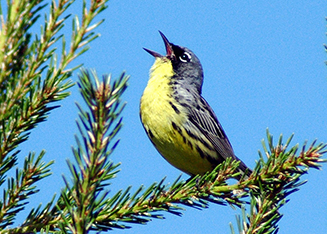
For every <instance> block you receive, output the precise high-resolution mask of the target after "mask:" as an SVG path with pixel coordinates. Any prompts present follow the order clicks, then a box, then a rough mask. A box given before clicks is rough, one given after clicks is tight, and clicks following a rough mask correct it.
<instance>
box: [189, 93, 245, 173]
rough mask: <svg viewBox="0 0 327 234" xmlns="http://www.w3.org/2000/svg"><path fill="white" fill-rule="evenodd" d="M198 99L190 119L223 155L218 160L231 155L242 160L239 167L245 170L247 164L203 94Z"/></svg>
mask: <svg viewBox="0 0 327 234" xmlns="http://www.w3.org/2000/svg"><path fill="white" fill-rule="evenodd" d="M197 101H198V105H196V107H193V108H190V109H189V120H190V121H191V123H192V124H193V125H194V126H195V127H196V128H197V129H198V130H199V131H200V132H201V133H202V134H203V136H204V137H206V138H207V139H208V140H209V141H210V142H211V144H212V145H213V146H214V148H215V150H216V151H217V153H218V155H219V156H221V157H222V158H220V159H216V161H217V162H218V163H220V162H222V161H223V160H224V159H226V158H229V157H231V158H233V159H234V160H238V161H240V166H239V168H240V169H241V170H242V171H245V170H246V169H247V166H246V165H245V164H244V163H243V162H242V161H241V160H240V159H239V158H237V157H236V156H235V154H234V151H233V148H232V146H231V144H230V142H229V140H228V138H227V136H226V133H225V132H224V130H223V128H222V126H221V125H220V123H219V121H218V119H217V117H216V115H215V113H214V112H213V110H212V109H211V107H210V106H209V104H208V103H207V102H206V100H205V99H204V98H203V97H201V96H200V97H199V98H197Z"/></svg>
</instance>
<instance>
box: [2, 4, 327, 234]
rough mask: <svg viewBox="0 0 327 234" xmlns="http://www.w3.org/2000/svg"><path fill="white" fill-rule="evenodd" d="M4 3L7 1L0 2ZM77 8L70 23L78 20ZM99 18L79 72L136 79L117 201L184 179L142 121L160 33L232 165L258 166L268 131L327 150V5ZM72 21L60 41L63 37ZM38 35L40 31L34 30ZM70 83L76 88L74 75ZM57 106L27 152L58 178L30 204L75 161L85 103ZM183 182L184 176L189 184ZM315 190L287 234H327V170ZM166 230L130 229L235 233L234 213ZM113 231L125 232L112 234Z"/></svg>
mask: <svg viewBox="0 0 327 234" xmlns="http://www.w3.org/2000/svg"><path fill="white" fill-rule="evenodd" d="M2 2H3V1H2ZM76 2H77V3H75V4H73V6H72V8H71V13H73V14H80V12H81V5H80V3H78V2H79V1H76ZM108 5H109V7H108V9H107V10H105V11H104V12H103V13H102V14H101V15H100V17H99V18H105V22H104V23H103V24H102V25H101V26H100V27H99V28H98V29H97V32H100V34H101V37H100V38H98V39H97V40H96V41H94V42H92V43H91V45H90V46H91V48H90V50H89V51H88V52H87V53H86V54H84V55H83V56H81V57H80V58H78V59H77V60H76V61H75V62H74V64H79V63H83V64H84V66H85V67H87V68H94V69H96V70H97V73H98V74H99V75H102V74H104V73H112V74H113V77H118V76H119V75H120V73H121V72H122V71H123V70H125V71H126V72H127V74H129V75H131V78H130V81H129V88H128V89H127V91H126V93H125V94H124V96H123V99H124V100H125V101H126V102H127V106H126V108H125V110H124V112H123V117H124V119H123V122H124V127H123V129H122V130H121V132H120V133H119V138H120V139H121V142H120V144H119V145H118V147H117V148H116V150H115V152H114V153H113V155H112V160H113V161H114V162H121V163H122V165H121V167H120V168H121V172H120V173H119V174H118V178H117V179H115V180H113V181H112V182H113V184H112V186H111V187H110V188H108V189H110V190H111V191H112V192H113V193H112V194H114V192H116V191H118V190H119V189H123V188H126V187H127V186H129V185H132V186H133V188H134V189H137V188H138V187H139V186H140V185H142V184H143V185H145V186H149V185H150V184H152V183H153V182H155V181H157V182H158V181H160V180H161V179H162V178H163V177H165V176H167V179H166V182H167V183H169V182H173V181H174V180H175V179H176V178H177V177H178V176H179V175H180V174H181V172H180V171H178V170H177V169H175V168H174V167H172V166H171V165H169V164H168V163H167V162H166V161H165V160H164V159H163V158H162V157H161V156H160V155H159V153H158V152H157V151H156V150H155V148H154V147H153V146H152V144H151V142H150V141H149V140H148V138H147V136H146V134H145V132H144V130H143V128H142V125H141V123H140V120H139V100H140V97H141V95H142V92H143V89H144V88H145V86H146V84H147V80H148V72H149V69H150V67H151V65H152V63H153V62H154V59H153V58H152V57H151V56H150V55H149V54H148V53H146V52H145V51H143V49H142V47H146V48H148V49H151V50H154V51H157V52H159V53H162V54H164V52H165V49H164V44H163V42H162V39H161V37H160V35H159V33H158V30H160V31H162V32H163V33H164V34H165V35H166V36H167V38H168V39H169V40H170V41H171V42H173V43H174V44H177V45H182V46H186V47H188V48H190V49H191V50H192V51H193V52H194V53H195V54H196V55H197V56H198V57H199V59H200V61H201V62H202V66H203V68H204V76H205V77H204V85H203V96H204V97H205V98H206V100H207V101H208V103H209V104H210V105H211V107H212V108H213V109H214V110H215V113H216V115H217V116H218V119H219V120H220V122H221V124H222V125H223V127H224V129H225V131H226V133H227V135H228V137H229V139H230V141H231V143H232V145H233V148H234V150H235V153H236V155H237V156H238V157H239V158H241V159H242V160H243V161H244V162H245V163H246V164H247V165H248V166H249V167H252V168H253V167H254V166H255V161H256V160H258V150H259V149H260V150H262V146H261V140H262V139H263V138H265V133H266V128H267V127H268V128H269V130H270V132H271V133H272V134H273V135H274V139H275V140H277V139H278V136H279V135H280V134H283V135H284V137H285V140H286V138H288V137H289V136H290V135H291V134H292V133H294V134H295V136H294V139H293V141H292V143H291V145H292V146H293V145H295V144H297V143H299V144H300V145H302V144H303V142H304V141H305V140H308V141H309V142H310V143H311V142H312V141H313V140H315V139H318V142H327V137H326V130H327V122H326V120H327V112H326V109H327V102H326V100H327V80H326V65H325V64H324V62H325V60H326V54H325V52H324V48H323V44H324V43H325V42H326V36H325V31H326V21H325V17H326V11H324V9H326V4H325V1H322V0H320V1H319V0H318V1H294V0H293V1H281V0H276V1H253V0H252V1H212V0H208V1H128V0H127V1H109V3H108ZM70 22H71V19H69V20H68V21H67V28H65V29H64V30H63V31H62V32H63V33H65V34H67V37H66V38H67V40H68V35H69V32H70ZM38 30H39V29H38V28H37V30H36V31H38ZM73 80H74V81H76V80H77V73H76V72H75V74H74V76H73ZM70 91H71V92H72V95H71V96H70V97H68V98H67V99H65V100H64V101H62V102H61V105H62V107H61V108H59V109H56V110H54V111H53V112H52V113H51V115H50V117H49V119H48V121H46V122H45V123H42V124H40V125H39V126H38V128H37V129H35V130H34V131H33V132H32V134H31V137H30V140H29V141H28V142H26V143H24V144H23V145H22V146H21V149H22V153H21V157H22V158H23V157H24V156H25V155H26V154H27V152H29V151H36V152H37V153H38V152H40V151H41V150H42V149H45V150H46V151H47V154H46V156H45V160H47V161H49V160H52V159H54V160H55V165H54V166H53V167H52V171H53V173H54V174H53V175H52V176H51V178H47V179H45V180H44V181H42V182H40V183H39V184H38V185H39V186H40V189H41V192H40V193H39V194H38V195H36V196H33V198H32V199H31V205H33V206H37V205H38V204H39V203H40V202H41V203H43V204H45V203H46V202H47V201H48V200H49V197H52V195H53V194H54V193H57V194H59V193H60V189H61V188H62V187H63V186H64V183H63V180H62V177H61V176H62V174H66V176H67V177H68V178H69V177H70V174H69V173H68V169H67V164H66V159H70V160H73V156H72V152H71V146H72V145H75V141H74V134H75V133H77V128H76V124H75V120H76V119H77V117H78V114H77V108H76V106H75V101H77V102H82V99H81V97H80V95H79V93H78V90H77V87H73V88H72V89H71V90H70ZM187 178H188V176H186V175H183V179H187ZM303 178H304V179H307V180H308V183H307V184H305V185H304V186H302V187H301V189H300V191H298V192H296V193H294V194H292V195H291V196H290V197H289V198H290V201H289V202H288V204H286V205H285V206H284V207H283V208H282V209H281V213H283V214H284V217H283V218H282V220H281V221H280V222H279V226H280V233H298V234H302V233H325V232H326V230H327V224H326V211H327V203H326V199H325V198H326V197H327V186H326V182H325V181H326V178H327V167H326V165H324V167H323V168H322V171H317V170H310V171H309V173H308V174H307V175H305V176H304V177H303ZM163 214H164V216H165V217H166V219H165V220H154V221H152V222H150V223H148V224H147V225H132V229H130V230H126V231H125V232H126V233H144V234H146V233H163V234H164V233H183V234H184V233H230V228H229V223H230V222H232V223H233V224H234V227H235V228H236V225H235V223H236V222H235V215H236V214H240V210H239V209H236V210H234V209H232V208H231V207H229V206H225V207H223V206H218V205H214V204H211V205H210V207H209V209H205V210H202V211H199V210H195V209H191V208H188V207H187V208H186V210H185V211H184V215H183V216H182V217H177V216H173V215H170V214H166V213H163ZM115 232H117V233H120V232H123V231H121V230H116V231H115Z"/></svg>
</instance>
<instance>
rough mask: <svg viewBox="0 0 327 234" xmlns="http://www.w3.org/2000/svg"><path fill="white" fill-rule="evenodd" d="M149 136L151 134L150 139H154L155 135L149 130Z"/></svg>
mask: <svg viewBox="0 0 327 234" xmlns="http://www.w3.org/2000/svg"><path fill="white" fill-rule="evenodd" d="M148 134H149V136H150V138H153V133H152V132H151V130H150V129H148Z"/></svg>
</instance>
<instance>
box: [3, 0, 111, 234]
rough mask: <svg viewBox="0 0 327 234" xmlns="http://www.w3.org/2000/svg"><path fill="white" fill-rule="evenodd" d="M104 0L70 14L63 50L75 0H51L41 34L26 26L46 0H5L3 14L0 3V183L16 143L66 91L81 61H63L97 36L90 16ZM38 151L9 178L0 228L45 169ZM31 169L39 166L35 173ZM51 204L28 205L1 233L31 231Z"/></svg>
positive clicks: (14, 160) (11, 161)
mask: <svg viewBox="0 0 327 234" xmlns="http://www.w3.org/2000/svg"><path fill="white" fill-rule="evenodd" d="M107 1H108V0H100V1H95V0H94V1H91V2H90V4H89V9H87V7H86V4H85V2H84V5H83V16H82V19H81V20H80V21H79V19H78V18H75V19H74V21H73V27H74V33H73V36H72V38H71V43H70V46H69V50H68V51H66V40H65V38H64V36H63V35H60V34H59V33H60V31H61V29H62V28H63V27H64V22H65V21H66V20H67V19H68V18H69V15H65V14H66V11H67V9H68V8H69V7H70V6H71V4H72V3H74V0H59V1H54V0H53V1H52V3H51V5H50V14H49V15H48V16H47V15H45V24H44V26H43V27H41V32H40V35H37V34H35V35H33V34H32V33H31V32H30V31H31V30H30V28H31V27H32V26H33V25H34V24H35V23H36V21H37V20H38V19H39V18H40V12H41V10H44V9H45V7H46V6H47V4H45V3H44V2H45V1H43V0H32V1H30V0H23V1H8V2H7V5H8V6H7V9H8V12H7V14H3V12H2V8H1V6H0V23H1V29H0V64H1V69H0V142H1V145H0V185H3V183H4V182H5V178H6V174H7V172H8V171H9V170H10V169H11V168H13V167H14V166H15V165H16V163H17V155H18V153H19V151H17V150H16V151H15V148H17V146H18V145H19V144H20V143H22V142H24V141H26V140H27V139H28V136H29V134H30V131H31V129H33V128H35V127H36V126H37V124H38V123H41V122H43V121H45V120H46V119H47V116H48V114H49V113H50V111H51V110H52V109H55V108H57V107H59V106H54V105H51V104H52V103H53V102H55V101H59V100H62V99H64V98H65V97H67V96H68V95H69V93H68V92H67V89H68V88H70V87H71V86H72V85H73V83H72V81H70V80H68V78H69V77H70V76H71V75H72V72H73V71H74V70H75V69H76V68H78V67H79V66H80V65H78V66H76V67H74V68H69V67H68V66H69V65H70V63H71V62H72V61H73V60H74V59H75V58H77V57H78V56H80V55H81V54H82V53H84V52H85V51H87V50H88V47H87V46H88V43H90V42H91V41H92V40H94V39H95V38H97V37H98V34H94V33H93V30H94V29H95V28H96V27H97V26H99V25H100V24H101V23H102V22H103V20H101V21H99V22H97V23H95V24H92V21H93V19H94V18H95V17H96V16H97V15H98V14H99V13H100V12H102V11H103V10H104V9H105V8H106V6H105V3H106V2H107ZM5 16H6V17H5ZM79 24H81V25H82V27H79ZM60 39H61V41H62V48H61V56H60V62H58V61H57V58H58V53H57V51H58V49H57V48H55V47H54V46H57V45H58V44H59V40H60ZM43 154H44V152H42V153H41V154H40V156H39V157H38V159H37V162H35V164H34V161H33V160H34V156H33V155H34V154H31V155H30V156H29V157H28V159H27V160H28V161H26V162H25V166H26V168H24V169H23V170H19V169H17V172H16V177H15V178H10V179H8V186H7V189H4V197H3V201H1V203H0V227H1V229H4V228H8V226H9V225H10V224H12V222H13V220H14V219H15V216H16V215H17V214H18V213H19V211H21V210H22V209H24V207H25V205H26V204H27V201H26V200H27V199H28V198H29V197H30V196H31V195H33V194H35V193H36V192H38V189H36V187H35V185H34V184H35V183H36V182H37V181H38V180H40V179H43V178H44V177H46V176H48V175H49V172H48V169H44V168H43V165H47V166H46V168H47V167H48V166H49V165H50V164H51V163H52V162H50V163H48V164H45V163H44V162H41V161H38V160H41V158H42V156H43ZM32 166H34V167H33V168H32ZM27 169H28V170H30V171H29V172H28V173H27V172H25V170H27ZM33 170H36V171H37V170H39V171H38V173H39V174H37V172H36V171H35V172H33ZM36 175H37V176H36ZM33 176H36V177H35V178H34V177H33ZM52 205H53V201H50V202H49V203H48V204H47V205H46V207H45V208H44V209H41V207H38V208H36V209H34V210H32V211H31V213H30V215H29V216H28V218H27V219H26V220H25V223H24V224H23V225H22V227H19V228H12V229H6V230H3V231H0V233H3V232H5V233H7V232H11V233H24V232H31V231H32V230H34V228H36V230H40V229H41V228H42V227H43V226H44V225H43V224H42V222H43V221H44V219H49V220H52V219H51V218H53V214H52V213H51V212H52V208H53V207H51V206H52ZM50 208H51V209H50ZM36 222H38V223H36ZM38 225H39V226H38Z"/></svg>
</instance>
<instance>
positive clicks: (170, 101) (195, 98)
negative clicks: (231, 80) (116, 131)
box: [140, 31, 251, 179]
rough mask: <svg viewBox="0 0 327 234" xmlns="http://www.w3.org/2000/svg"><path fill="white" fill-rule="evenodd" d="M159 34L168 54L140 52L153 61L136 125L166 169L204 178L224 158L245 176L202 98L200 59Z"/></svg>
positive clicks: (214, 117) (150, 51)
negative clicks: (138, 121)
mask: <svg viewBox="0 0 327 234" xmlns="http://www.w3.org/2000/svg"><path fill="white" fill-rule="evenodd" d="M159 33H160V35H161V37H162V39H163V41H164V43H165V47H166V53H167V54H166V56H163V55H160V54H159V53H157V52H154V51H152V50H149V49H145V48H144V49H145V50H146V51H147V52H148V53H150V54H151V55H152V56H153V57H154V58H155V62H154V64H153V66H152V67H151V70H150V78H149V81H148V84H147V86H146V88H145V90H144V92H143V95H142V98H141V102H140V117H141V121H142V124H143V127H144V129H145V131H146V133H147V135H148V137H149V138H150V140H151V142H152V143H153V145H154V146H155V147H156V149H157V150H158V151H159V153H160V154H161V155H162V156H163V157H164V158H165V159H166V160H167V161H168V162H169V163H170V164H171V165H173V166H174V167H176V168H178V169H180V170H181V171H183V172H185V173H187V174H189V175H191V176H195V175H198V174H200V175H204V174H205V173H206V172H208V171H211V170H213V169H214V168H215V167H216V166H217V165H219V164H220V163H222V162H223V161H224V160H225V159H227V158H232V159H233V160H237V161H239V170H240V171H241V172H242V174H244V173H245V174H246V176H249V175H250V174H251V170H250V169H249V168H248V167H247V166H246V165H245V164H244V163H243V162H242V161H241V160H240V159H239V158H237V157H236V156H235V154H234V151H233V148H232V146H231V144H230V142H229V140H228V138H227V136H226V134H225V132H224V130H223V128H222V126H221V125H220V123H219V121H218V119H217V117H216V115H215V113H214V112H213V110H212V108H211V107H210V106H209V104H208V103H207V102H206V100H205V99H204V98H203V97H202V96H201V91H202V84H203V70H202V65H201V63H200V60H199V59H198V57H197V56H196V55H195V54H194V53H193V52H192V51H191V50H189V49H188V48H185V47H181V46H178V45H174V44H172V43H170V42H169V41H168V39H167V38H166V37H165V35H164V34H163V33H161V32H160V31H159ZM241 176H242V175H240V176H238V177H237V178H236V179H240V178H241Z"/></svg>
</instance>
